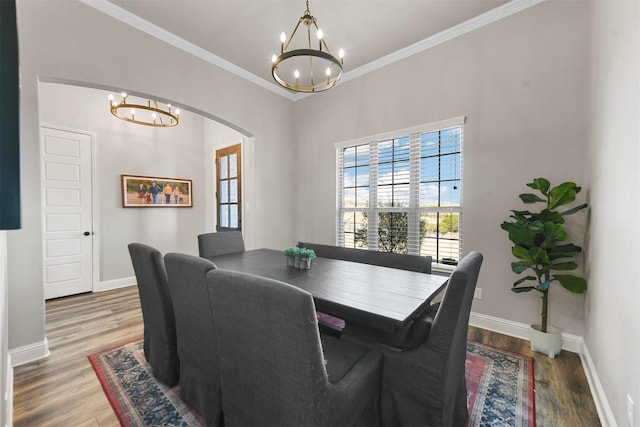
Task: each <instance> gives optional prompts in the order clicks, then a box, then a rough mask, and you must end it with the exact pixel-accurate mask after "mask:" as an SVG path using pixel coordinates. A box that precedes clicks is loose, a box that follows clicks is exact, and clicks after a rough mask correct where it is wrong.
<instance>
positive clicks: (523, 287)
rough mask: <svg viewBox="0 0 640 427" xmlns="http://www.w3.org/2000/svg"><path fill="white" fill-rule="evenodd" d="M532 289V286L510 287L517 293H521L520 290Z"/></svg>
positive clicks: (527, 290)
mask: <svg viewBox="0 0 640 427" xmlns="http://www.w3.org/2000/svg"><path fill="white" fill-rule="evenodd" d="M534 289H535V288H534V287H533V286H522V287H520V288H516V287H513V288H511V290H512V291H513V292H515V293H517V294H519V293H522V292H529V291H532V290H534Z"/></svg>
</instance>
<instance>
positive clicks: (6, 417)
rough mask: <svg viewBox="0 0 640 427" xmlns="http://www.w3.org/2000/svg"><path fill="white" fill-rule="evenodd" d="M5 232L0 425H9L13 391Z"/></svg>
mask: <svg viewBox="0 0 640 427" xmlns="http://www.w3.org/2000/svg"><path fill="white" fill-rule="evenodd" d="M7 319H8V316H7V232H6V231H0V426H3V427H4V426H8V425H10V424H11V423H10V420H11V416H10V414H11V411H12V409H13V408H12V407H11V405H12V399H10V398H9V399H8V398H7V397H8V396H13V391H12V390H11V389H10V388H11V385H12V384H13V381H12V379H13V368H12V367H11V364H10V361H9V360H8V358H9V354H8V343H9V327H8V325H7Z"/></svg>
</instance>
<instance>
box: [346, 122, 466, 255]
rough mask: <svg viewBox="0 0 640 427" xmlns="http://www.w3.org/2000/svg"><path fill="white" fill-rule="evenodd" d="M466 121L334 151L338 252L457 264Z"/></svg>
mask: <svg viewBox="0 0 640 427" xmlns="http://www.w3.org/2000/svg"><path fill="white" fill-rule="evenodd" d="M464 120H465V119H464V117H459V118H455V119H451V120H447V121H443V122H438V123H434V124H430V125H424V126H419V127H416V128H412V129H405V130H402V131H397V132H392V133H390V134H385V135H379V136H375V137H370V138H363V139H359V140H357V141H349V142H344V143H338V144H336V161H337V168H336V169H337V205H338V217H337V242H338V245H339V246H345V247H352V248H361V249H369V250H377V251H382V252H398V253H406V254H413V255H430V256H432V257H433V260H434V262H436V263H440V264H453V265H455V264H457V262H458V260H459V259H460V253H461V240H462V239H461V236H462V233H461V230H460V224H461V221H460V219H461V216H462V196H461V194H462V193H461V190H462V140H463V124H464Z"/></svg>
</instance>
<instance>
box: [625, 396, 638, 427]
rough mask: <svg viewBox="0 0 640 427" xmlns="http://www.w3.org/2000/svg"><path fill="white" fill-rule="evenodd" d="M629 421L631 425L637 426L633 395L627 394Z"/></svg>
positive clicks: (632, 426)
mask: <svg viewBox="0 0 640 427" xmlns="http://www.w3.org/2000/svg"><path fill="white" fill-rule="evenodd" d="M627 422H628V423H629V427H635V425H636V424H635V405H634V404H633V400H632V399H631V396H630V395H628V394H627Z"/></svg>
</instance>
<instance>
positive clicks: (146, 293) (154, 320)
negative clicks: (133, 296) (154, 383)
mask: <svg viewBox="0 0 640 427" xmlns="http://www.w3.org/2000/svg"><path fill="white" fill-rule="evenodd" d="M129 255H131V262H132V264H133V270H134V272H135V275H136V280H137V281H138V293H139V295H140V306H141V308H142V319H143V322H144V356H145V358H146V359H147V361H148V362H149V365H151V371H152V372H153V376H154V377H155V378H156V379H157V380H158V381H159V382H161V383H162V384H166V385H167V386H169V387H172V386H174V385H175V384H177V383H178V376H179V373H180V361H179V359H178V352H177V348H176V324H175V319H174V314H173V305H172V303H171V295H170V293H169V284H168V283H167V272H166V270H165V266H164V259H163V258H162V254H161V253H160V251H158V250H157V249H155V248H153V247H151V246H148V245H145V244H142V243H131V244H129Z"/></svg>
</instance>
